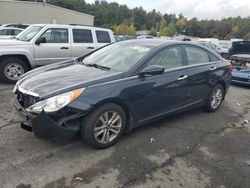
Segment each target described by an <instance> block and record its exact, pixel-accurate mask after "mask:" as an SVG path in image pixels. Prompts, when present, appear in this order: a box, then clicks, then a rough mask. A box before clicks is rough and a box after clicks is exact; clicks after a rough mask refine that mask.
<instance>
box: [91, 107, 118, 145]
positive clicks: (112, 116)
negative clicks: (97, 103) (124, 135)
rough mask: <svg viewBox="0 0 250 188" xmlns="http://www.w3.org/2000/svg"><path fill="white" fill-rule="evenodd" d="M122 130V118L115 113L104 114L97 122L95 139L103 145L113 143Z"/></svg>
mask: <svg viewBox="0 0 250 188" xmlns="http://www.w3.org/2000/svg"><path fill="white" fill-rule="evenodd" d="M121 128H122V119H121V116H120V115H119V114H118V113H117V112H114V111H109V112H105V113H103V114H102V115H101V116H100V117H99V118H98V119H97V121H96V124H95V127H94V135H95V139H96V140H97V141H98V142H99V143H101V144H107V143H110V142H112V141H113V140H114V139H115V138H116V137H117V136H118V134H119V133H120V131H121Z"/></svg>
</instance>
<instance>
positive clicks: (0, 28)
mask: <svg viewBox="0 0 250 188" xmlns="http://www.w3.org/2000/svg"><path fill="white" fill-rule="evenodd" d="M2 29H15V30H21V31H22V30H24V29H22V28H16V27H0V30H2Z"/></svg>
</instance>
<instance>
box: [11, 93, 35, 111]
mask: <svg viewBox="0 0 250 188" xmlns="http://www.w3.org/2000/svg"><path fill="white" fill-rule="evenodd" d="M16 98H17V101H18V102H19V104H20V105H21V106H22V107H23V108H28V107H29V106H31V105H33V104H35V103H36V101H37V100H36V98H35V97H33V96H31V95H27V94H24V93H22V92H20V91H18V90H17V91H16Z"/></svg>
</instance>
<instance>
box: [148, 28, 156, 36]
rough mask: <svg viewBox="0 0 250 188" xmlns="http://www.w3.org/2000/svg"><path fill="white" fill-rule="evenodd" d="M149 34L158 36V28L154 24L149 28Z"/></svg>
mask: <svg viewBox="0 0 250 188" xmlns="http://www.w3.org/2000/svg"><path fill="white" fill-rule="evenodd" d="M149 35H152V36H154V37H156V36H157V30H156V28H155V27H154V26H153V27H151V29H150V30H149Z"/></svg>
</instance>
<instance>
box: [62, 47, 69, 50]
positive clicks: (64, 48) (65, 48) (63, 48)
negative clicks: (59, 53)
mask: <svg viewBox="0 0 250 188" xmlns="http://www.w3.org/2000/svg"><path fill="white" fill-rule="evenodd" d="M60 49H62V50H68V49H69V47H66V46H63V47H61V48H60Z"/></svg>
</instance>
